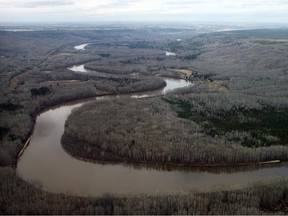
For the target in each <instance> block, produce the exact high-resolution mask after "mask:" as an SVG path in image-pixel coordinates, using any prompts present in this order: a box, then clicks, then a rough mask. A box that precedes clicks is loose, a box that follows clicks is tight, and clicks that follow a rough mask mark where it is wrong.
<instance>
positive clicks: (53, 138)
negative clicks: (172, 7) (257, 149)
mask: <svg viewBox="0 0 288 216" xmlns="http://www.w3.org/2000/svg"><path fill="white" fill-rule="evenodd" d="M75 68H77V67H75ZM78 68H82V66H80V67H78ZM70 70H71V68H70ZM82 72H83V71H82ZM165 81H166V83H167V86H166V87H165V88H164V89H163V90H162V91H161V92H159V91H155V92H154V93H149V94H133V95H131V97H134V98H141V97H147V96H151V95H155V94H159V93H160V94H165V93H167V92H168V91H169V90H173V89H176V88H179V87H185V86H189V85H191V83H189V82H186V81H184V80H175V79H165ZM113 98H114V96H106V97H99V98H95V99H94V100H111V99H112V100H113ZM83 103H85V102H83V101H82V102H74V103H70V104H66V105H62V106H59V107H57V108H52V109H49V110H47V111H45V112H43V113H41V114H40V115H39V116H38V117H37V119H36V124H35V129H34V132H33V135H32V138H31V141H30V144H29V146H28V147H27V149H26V150H25V151H24V153H23V155H22V156H21V157H20V158H19V160H18V163H17V170H16V171H17V175H18V176H19V177H21V178H22V179H23V180H24V181H27V182H30V183H32V184H34V185H35V186H36V187H39V188H41V189H43V190H45V191H49V192H53V193H65V194H70V195H78V196H101V195H103V194H113V195H128V194H133V195H139V194H143V193H144V194H155V193H171V192H175V191H183V192H188V191H190V190H196V189H206V188H211V187H218V186H220V185H225V187H227V186H235V185H241V184H245V183H251V182H255V181H260V180H263V179H267V177H270V178H273V177H286V176H288V165H287V164H285V163H281V164H278V165H267V166H261V167H260V166H259V167H258V166H251V167H245V168H243V167H238V168H207V169H201V168H184V167H180V168H176V167H157V166H149V167H147V166H144V165H143V166H139V165H132V164H130V165H129V164H98V163H90V162H85V161H81V160H78V159H76V158H74V157H72V156H70V155H69V154H68V153H66V152H65V151H64V150H63V148H62V146H61V143H60V140H61V136H62V134H63V132H64V125H65V122H66V119H67V117H68V116H69V114H70V113H71V110H72V109H74V108H77V107H80V106H81V105H82V104H83Z"/></svg>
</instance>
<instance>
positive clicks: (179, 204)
mask: <svg viewBox="0 0 288 216" xmlns="http://www.w3.org/2000/svg"><path fill="white" fill-rule="evenodd" d="M0 172H1V175H0V181H1V184H0V194H1V196H0V203H1V209H0V213H1V214H40V215H42V214H46V215H47V214H51V215H52V214H54V215H55V214H57V215H58V214H86V215H87V214H92V215H96V214H101V215H104V214H108V215H112V214H115V215H122V214H125V215H128V214H133V215H135V214H142V215H145V214H148V215H151V214H191V215H192V214H198V215H199V214H205V215H206V214H216V215H222V214H230V215H233V214H236V215H238V214H241V215H242V214H248V215H255V214H256V215H260V214H277V215H279V214H287V213H288V212H287V208H286V207H285V206H286V204H287V200H288V197H287V190H288V182H287V180H281V179H280V180H275V181H268V182H266V183H258V184H253V185H247V186H245V187H244V188H237V187H236V188H235V187H232V188H227V187H226V188H225V189H224V188H222V189H220V188H218V189H214V190H211V191H206V192H186V193H177V194H175V193H172V194H170V195H160V194H159V195H154V196H149V195H140V196H126V197H122V198H121V197H117V196H111V195H108V194H107V195H104V196H101V197H97V198H92V197H90V198H84V197H76V196H67V195H63V194H51V193H47V192H44V191H42V190H39V189H37V188H35V187H34V186H32V185H30V184H27V183H26V182H24V181H23V180H21V179H20V178H18V177H17V176H16V175H15V171H14V170H13V169H11V168H0ZM27 194H29V197H27ZM16 200H17V202H16ZM220 206H221V207H220ZM219 207H220V208H219Z"/></svg>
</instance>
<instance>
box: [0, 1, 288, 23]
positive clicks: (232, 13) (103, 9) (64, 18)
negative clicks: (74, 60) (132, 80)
mask: <svg viewBox="0 0 288 216" xmlns="http://www.w3.org/2000/svg"><path fill="white" fill-rule="evenodd" d="M99 21H204V22H255V23H257V22H262V23H287V22H288V0H0V22H2V23H3V22H99Z"/></svg>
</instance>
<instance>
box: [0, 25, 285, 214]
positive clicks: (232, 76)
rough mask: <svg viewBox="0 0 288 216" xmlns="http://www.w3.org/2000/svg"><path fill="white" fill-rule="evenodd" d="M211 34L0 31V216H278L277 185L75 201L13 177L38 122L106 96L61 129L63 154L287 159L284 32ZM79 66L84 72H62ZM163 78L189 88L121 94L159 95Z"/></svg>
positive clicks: (150, 159)
mask: <svg viewBox="0 0 288 216" xmlns="http://www.w3.org/2000/svg"><path fill="white" fill-rule="evenodd" d="M214 31H215V29H214V28H213V29H209V28H204V27H203V28H202V29H200V30H199V28H197V29H196V28H193V27H191V28H179V27H177V28H175V27H173V28H172V27H171V28H168V27H167V28H157V27H154V28H148V27H147V28H128V27H121V28H109V29H108V30H107V28H104V27H103V28H102V29H101V28H97V29H94V30H91V29H89V30H82V31H76V30H71V29H68V28H67V29H62V30H57V31H55V30H51V29H44V30H43V29H41V30H38V29H35V30H34V31H29V32H23V31H6V30H5V31H0V72H1V74H0V75H1V79H0V80H1V87H0V88H1V91H0V94H1V97H0V119H1V121H0V140H1V144H0V150H1V151H0V166H1V168H0V178H1V185H0V194H1V196H0V213H1V214H283V213H284V214H285V213H286V214H287V200H288V195H287V194H288V193H287V190H288V181H287V180H286V178H280V179H276V180H275V179H274V180H273V179H272V180H273V181H272V180H271V181H268V182H258V183H254V184H252V185H241V186H239V187H227V188H225V187H223V188H216V189H213V188H212V189H211V190H210V189H207V191H202V192H197V191H184V192H183V191H182V192H175V193H173V194H154V195H153V194H152V195H151V194H145V193H143V195H137V196H136V195H134V196H133V194H129V195H121V196H118V195H114V194H108V195H107V194H103V195H102V196H99V197H81V196H76V195H69V194H54V193H51V192H49V191H48V192H47V191H45V188H43V190H41V182H40V183H39V182H37V181H36V182H34V183H33V181H31V182H27V181H26V180H23V179H22V178H21V175H19V173H18V174H17V172H16V169H17V167H16V166H17V162H18V161H19V160H20V158H21V157H20V155H19V154H20V153H21V154H22V153H23V151H24V153H23V154H25V148H24V149H23V147H24V146H25V147H27V146H28V147H27V148H29V145H28V144H29V140H30V138H31V135H32V134H33V129H34V127H35V124H37V116H38V115H39V114H40V113H42V112H44V111H47V110H49V109H51V108H52V107H54V106H57V105H58V106H59V105H62V104H65V103H67V102H71V101H75V100H80V99H85V98H86V99H89V98H94V97H103V96H108V95H110V96H120V95H121V97H119V98H117V97H116V98H115V99H111V100H98V101H97V100H96V101H91V102H88V103H85V104H84V105H83V106H81V107H80V108H75V109H74V110H73V111H72V113H71V115H69V117H68V119H67V121H66V123H65V131H64V134H63V136H62V146H63V148H64V149H65V151H66V152H67V153H68V154H70V155H71V156H73V157H75V158H76V159H77V160H86V161H89V162H94V163H99V162H101V163H123V162H124V163H128V164H134V163H136V164H137V163H142V164H150V165H155V164H158V165H159V164H162V165H172V166H171V167H169V168H168V170H171V169H172V170H173V169H174V168H173V166H176V167H177V166H180V165H181V167H183V166H184V167H185V166H197V167H206V166H212V167H213V166H224V167H226V166H228V167H229V166H237V165H243V166H249V165H251V164H254V165H255V164H259V163H260V164H263V163H274V162H277V163H278V162H280V161H287V159H288V147H287V142H288V114H287V113H288V112H287V111H288V99H287V98H288V86H287V82H288V74H287V73H288V69H287V68H288V65H287V61H286V60H287V57H288V50H287V47H288V38H287V33H288V30H286V29H265V30H264V29H259V30H239V31H227V32H225V31H223V32H222V31H220V32H214ZM203 32H204V33H203ZM79 44H87V45H85V46H83V47H81V46H80V48H78V47H77V46H78V45H79ZM75 47H76V48H75ZM79 65H84V67H83V71H82V72H79V71H78V72H75V71H73V70H71V67H73V66H79ZM164 78H174V79H185V80H187V81H189V82H191V85H189V86H188V87H185V88H180V89H176V90H175V91H171V92H167V93H165V95H161V94H154V95H153V96H152V97H148V98H141V97H140V98H137V99H135V98H131V97H130V96H129V95H130V94H131V93H143V94H149V93H150V92H153V91H155V90H161V89H162V88H163V87H165V86H166V85H167V83H165V81H164ZM47 128H49V127H48V126H47ZM45 130H49V129H45V128H43V131H44V132H45ZM46 132H47V131H46ZM32 139H33V136H32ZM27 140H28V142H27ZM26 144H27V145H26ZM22 150H23V151H22ZM27 150H29V149H27ZM279 165H280V164H279ZM151 169H156V170H157V167H154V166H152V168H151ZM176 169H177V168H176ZM184 169H185V168H184ZM32 180H33V179H32Z"/></svg>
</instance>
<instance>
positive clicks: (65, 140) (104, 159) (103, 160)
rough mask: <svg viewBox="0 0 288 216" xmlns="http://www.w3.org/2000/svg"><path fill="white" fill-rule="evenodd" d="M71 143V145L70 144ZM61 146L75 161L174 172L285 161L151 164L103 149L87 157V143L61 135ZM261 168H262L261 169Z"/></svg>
mask: <svg viewBox="0 0 288 216" xmlns="http://www.w3.org/2000/svg"><path fill="white" fill-rule="evenodd" d="M72 143H73V144H72ZM61 144H62V146H63V148H64V150H65V151H66V152H67V153H68V154H70V155H72V156H73V157H75V158H76V159H77V160H82V161H86V162H90V163H100V164H103V165H105V164H118V163H120V164H127V165H129V166H132V167H134V166H135V167H137V166H139V167H149V168H155V169H158V168H160V169H161V170H162V169H163V167H164V170H170V169H176V170H178V169H179V170H189V169H190V168H204V169H205V168H232V169H233V168H236V167H247V166H255V165H256V166H257V165H263V166H266V165H272V164H280V163H282V162H285V161H281V160H270V161H259V162H251V163H237V164H229V163H227V164H189V163H168V162H151V161H138V160H133V159H128V158H121V157H119V156H117V155H113V154H108V153H106V154H103V149H102V150H101V149H97V148H96V149H95V151H96V152H98V155H97V157H91V158H90V157H89V155H86V154H85V153H84V152H82V154H83V155H81V151H80V148H84V149H85V146H89V145H90V146H91V144H89V143H85V142H84V141H81V140H76V139H75V138H72V137H69V136H68V135H66V134H63V136H62V139H61ZM75 145H77V146H79V149H77V150H78V151H77V150H76V149H75V148H73V147H72V146H74V147H75ZM76 152H77V153H76ZM263 166H262V167H263Z"/></svg>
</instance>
